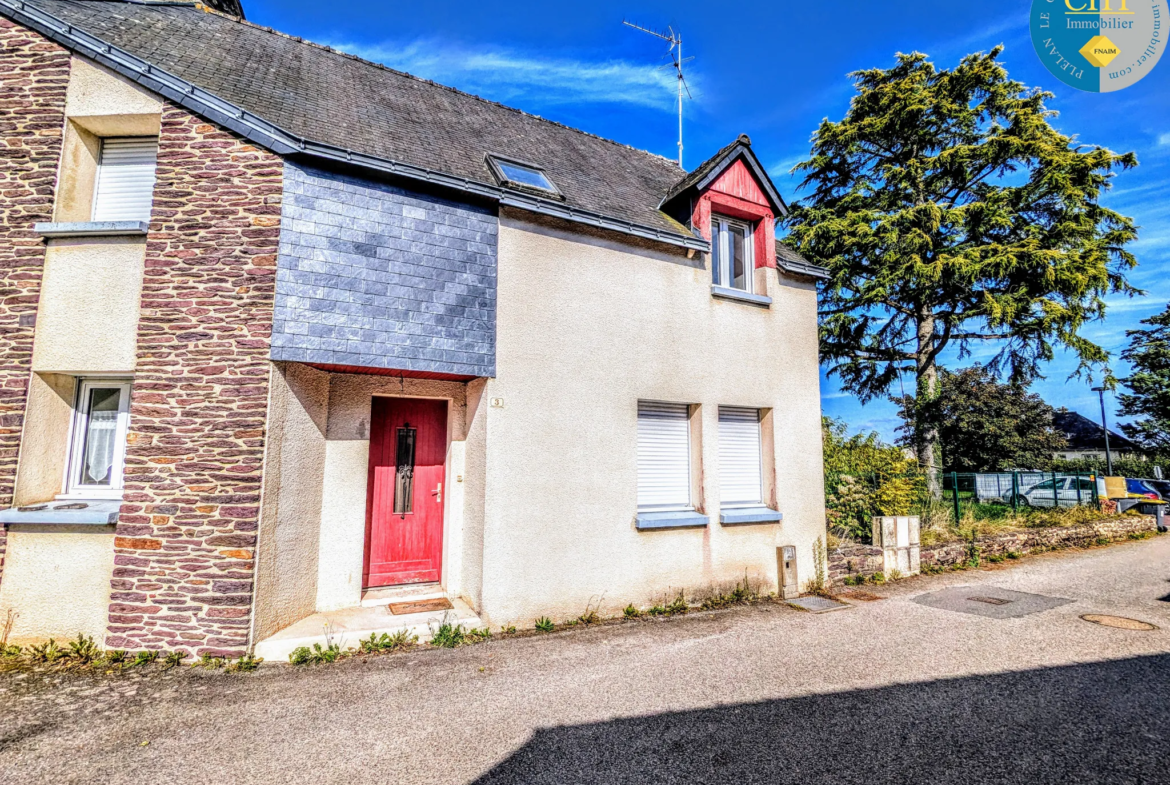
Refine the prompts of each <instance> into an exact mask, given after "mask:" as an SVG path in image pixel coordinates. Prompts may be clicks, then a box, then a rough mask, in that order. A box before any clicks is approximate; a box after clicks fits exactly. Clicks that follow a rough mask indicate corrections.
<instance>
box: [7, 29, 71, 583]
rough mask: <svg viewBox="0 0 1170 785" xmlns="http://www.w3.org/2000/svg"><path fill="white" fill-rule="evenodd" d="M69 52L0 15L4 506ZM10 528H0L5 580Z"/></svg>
mask: <svg viewBox="0 0 1170 785" xmlns="http://www.w3.org/2000/svg"><path fill="white" fill-rule="evenodd" d="M69 67H70V55H69V53H68V52H67V51H66V50H65V49H63V48H62V47H60V46H58V45H56V44H54V43H52V42H51V41H48V40H47V39H45V38H42V37H41V36H40V35H38V34H36V33H34V32H32V31H31V30H28V29H26V28H24V27H21V26H20V25H18V24H16V23H15V22H12V21H10V20H8V19H4V18H0V73H2V74H3V78H2V79H0V134H2V135H3V140H2V142H0V144H2V146H3V150H4V154H3V155H0V507H7V506H9V505H10V504H12V498H13V490H14V487H15V483H16V462H17V455H18V453H19V450H20V439H21V434H22V431H23V426H24V414H25V406H26V403H27V395H28V379H29V373H30V371H31V364H32V344H33V329H34V324H35V316H36V312H37V304H38V301H39V299H40V286H41V275H42V271H43V268H44V262H45V245H44V243H43V242H42V240H41V238H40V236H39V235H37V234H36V233H34V232H33V225H34V224H36V223H38V222H42V221H51V220H52V216H53V199H54V195H55V193H56V187H57V163H58V161H59V160H60V157H61V138H62V128H63V127H64V124H65V89H66V87H67V86H68V84H69ZM7 536H8V532H7V527H6V526H5V525H4V524H0V580H3V575H4V556H5V551H6V542H7Z"/></svg>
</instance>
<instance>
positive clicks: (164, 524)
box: [106, 104, 282, 656]
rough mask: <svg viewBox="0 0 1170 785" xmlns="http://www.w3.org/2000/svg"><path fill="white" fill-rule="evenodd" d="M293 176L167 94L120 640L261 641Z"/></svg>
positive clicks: (156, 643)
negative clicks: (274, 372) (259, 575)
mask: <svg viewBox="0 0 1170 785" xmlns="http://www.w3.org/2000/svg"><path fill="white" fill-rule="evenodd" d="M281 183H282V161H281V159H280V158H279V157H278V156H275V155H273V154H272V153H269V152H267V151H264V150H261V149H258V148H256V147H255V146H253V145H251V144H248V143H247V142H244V141H242V140H240V139H239V138H237V137H235V136H234V135H233V134H231V133H229V132H227V131H225V130H223V129H221V128H220V127H218V126H214V125H211V124H209V123H206V122H205V121H203V120H201V119H199V118H197V117H195V116H193V115H191V114H189V113H188V112H186V111H185V110H183V109H181V108H179V107H176V106H172V105H170V104H167V105H166V107H165V108H164V110H163V117H162V131H161V136H160V142H159V157H158V173H157V181H156V183H155V191H154V207H153V210H152V213H151V224H150V233H149V235H148V237H147V250H146V274H145V279H144V282H143V288H142V300H141V306H142V311H141V317H140V321H139V326H138V356H137V369H136V371H135V376H134V387H133V394H132V398H131V408H130V432H129V435H128V446H127V450H126V474H125V476H126V493H125V495H124V503H123V505H122V512H121V516H120V520H119V523H118V526H117V530H116V532H115V535H116V538H115V563H114V565H115V566H114V577H113V594H112V602H111V605H110V615H109V634H108V636H107V638H106V646H107V647H109V648H121V649H182V650H186V651H187V652H189V653H194V654H204V653H208V654H212V655H216V656H239V655H241V654H242V653H244V651H245V649H246V647H247V637H248V628H249V624H250V617H251V612H252V585H253V571H254V561H253V555H254V547H255V543H256V530H257V526H258V521H259V504H260V486H261V474H262V470H263V460H264V445H265V421H266V416H267V401H268V379H269V372H270V363H269V362H268V352H269V341H270V334H271V328H272V312H273V293H274V288H275V273H276V255H277V248H278V243H279V232H280V228H279V224H280V209H281V193H282V185H281Z"/></svg>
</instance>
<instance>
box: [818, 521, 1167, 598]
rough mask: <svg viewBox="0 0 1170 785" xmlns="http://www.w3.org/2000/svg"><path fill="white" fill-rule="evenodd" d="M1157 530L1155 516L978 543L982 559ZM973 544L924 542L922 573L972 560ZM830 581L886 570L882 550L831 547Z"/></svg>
mask: <svg viewBox="0 0 1170 785" xmlns="http://www.w3.org/2000/svg"><path fill="white" fill-rule="evenodd" d="M1152 531H1156V524H1155V522H1154V518H1153V517H1152V516H1142V517H1127V518H1114V519H1107V520H1102V521H1098V522H1096V523H1088V524H1082V525H1079V526H1068V527H1060V526H1049V527H1045V528H1037V529H1024V530H1022V531H1009V532H1002V533H998V534H991V535H985V536H983V537H979V538H978V539H977V540H976V541H975V544H976V546H977V547H978V549H979V556H980V558H981V559H988V558H990V557H998V556H1006V555H1007V554H1008V553H1015V554H1019V555H1025V554H1028V553H1038V552H1043V551H1050V550H1058V549H1061V548H1084V547H1088V546H1090V545H1101V544H1104V542H1103V541H1109V542H1112V541H1117V540H1125V539H1127V538H1128V537H1129V536H1130V535H1131V534H1134V533H1138V532H1152ZM970 547H971V543H970V542H968V541H965V540H957V541H954V542H943V543H936V544H934V545H923V546H922V549H921V556H920V558H921V564H922V571H923V572H931V571H932V570H935V569H942V568H947V567H950V566H953V565H957V564H962V563H963V562H966V561H968V560H969V559H970ZM828 561H829V581H830V583H831V584H834V585H839V584H842V583H844V581H845V579H846V578H856V577H864V578H871V577H872V576H874V575H876V574H877V573H879V572H882V570H883V564H884V560H883V557H882V549H881V548H878V547H875V546H872V545H862V544H859V543H848V544H842V545H841V546H839V547H837V548H834V549H831V550H829V553H828Z"/></svg>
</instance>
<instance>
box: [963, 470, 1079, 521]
mask: <svg viewBox="0 0 1170 785" xmlns="http://www.w3.org/2000/svg"><path fill="white" fill-rule="evenodd" d="M943 491H944V493H945V494H946V495H947V496H948V497H949V499H950V501H951V502H952V503H953V504H954V507H955V519H956V520H958V519H959V518H960V517H961V515H960V513H961V510H962V507H963V506H964V505H965V504H978V505H999V506H1009V507H1011V508H1012V509H1013V510H1016V511H1019V510H1021V509H1026V508H1029V507H1040V508H1044V507H1047V508H1054V507H1076V506H1078V505H1096V504H1097V503H1098V495H1099V493H1100V491H1099V488H1098V475H1096V474H1084V473H1080V472H1028V471H1016V472H994V473H983V474H965V473H957V472H950V473H948V474H945V475H943Z"/></svg>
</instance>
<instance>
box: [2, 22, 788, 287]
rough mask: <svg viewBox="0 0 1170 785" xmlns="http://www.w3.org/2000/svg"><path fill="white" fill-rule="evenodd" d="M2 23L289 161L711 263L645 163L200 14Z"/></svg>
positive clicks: (659, 160)
mask: <svg viewBox="0 0 1170 785" xmlns="http://www.w3.org/2000/svg"><path fill="white" fill-rule="evenodd" d="M216 3H217V5H219V6H220V7H228V6H231V5H233V4H236V5H238V3H236V0H216ZM0 14H3V15H5V16H8V17H10V18H13V19H15V20H16V21H17V22H19V23H21V24H26V25H28V26H29V27H32V28H33V29H35V30H37V31H38V32H41V33H43V34H45V35H48V36H49V37H50V38H52V39H54V40H56V41H58V42H59V43H62V44H63V45H65V46H67V47H69V48H71V49H73V50H74V51H77V52H79V53H80V54H82V55H84V56H87V57H91V58H93V59H95V60H97V61H98V62H100V63H102V64H103V65H107V66H108V67H111V68H114V69H115V70H118V71H119V72H121V73H123V74H125V75H127V76H129V77H130V78H133V79H136V80H137V81H138V82H139V83H141V84H143V85H144V86H146V87H147V88H149V89H151V90H154V91H155V92H159V93H161V94H162V95H164V96H166V97H168V98H170V99H171V100H173V101H176V102H178V103H180V104H181V105H183V106H185V107H187V108H189V109H191V110H192V111H195V112H196V113H198V114H201V115H203V116H205V117H208V118H209V119H212V120H214V121H216V122H220V123H221V124H223V125H225V126H227V127H229V128H232V129H233V130H236V131H238V132H240V133H242V134H244V135H245V136H246V137H248V138H250V139H252V140H254V141H257V142H258V143H260V144H263V145H265V146H267V147H269V148H270V149H273V150H274V151H275V152H278V153H280V154H282V155H293V154H299V153H307V154H310V155H316V156H321V157H326V158H330V159H332V160H339V161H347V162H352V163H355V164H357V165H360V166H367V167H370V168H376V169H379V170H381V171H385V172H390V173H394V174H399V175H402V176H408V177H414V178H417V179H424V180H427V181H430V182H434V183H437V184H439V185H446V186H451V187H455V188H459V189H462V190H464V191H467V192H470V193H477V194H481V195H484V196H488V197H489V198H496V199H498V200H499V201H500V202H501V203H502V204H509V205H512V206H518V207H521V208H528V209H535V210H536V211H537V212H545V213H548V214H551V215H560V216H562V217H565V218H568V219H569V220H578V221H583V222H586V223H592V224H595V225H598V226H603V227H606V228H612V229H616V230H618V231H627V232H630V233H633V234H636V235H639V236H644V237H651V238H654V239H661V240H664V241H666V242H672V243H675V244H678V245H683V246H685V247H688V248H693V249H698V250H707V249H708V244H707V242H706V241H705V240H703V239H702V238H700V237H697V236H696V235H695V234H694V233H692V232H691V231H690V230H689V229H688V228H687V227H686V226H684V225H682V224H680V223H679V222H678V221H676V220H674V219H673V218H671V217H670V216H668V215H667V214H666V213H664V212H662V211H661V210H660V209H659V204H660V203H661V202H662V201H663V198H664V197H665V196H666V195H667V194H669V193H671V192H672V191H673V190H675V186H676V185H678V184H680V182H687V181H689V180H690V177H688V176H687V174H686V173H685V172H684V171H683V170H682V169H681V168H680V167H679V166H678V165H677V163H675V162H674V161H672V160H669V159H666V158H663V157H661V156H658V155H654V154H652V153H648V152H645V151H643V150H636V149H634V148H632V147H628V146H626V145H622V144H619V143H617V142H613V141H610V140H608V139H603V138H601V137H598V136H594V135H592V134H588V133H585V132H583V131H579V130H576V129H573V128H569V127H567V126H564V125H561V124H559V123H555V122H552V121H549V120H544V119H542V118H539V117H536V116H534V115H530V114H526V113H524V112H521V111H519V110H516V109H512V108H509V107H506V106H503V105H502V104H498V103H494V102H492V101H487V100H485V99H482V98H478V97H476V96H473V95H469V94H467V93H463V92H460V91H458V90H455V89H453V88H450V87H445V86H443V85H439V84H436V83H434V82H430V81H426V80H423V79H418V78H417V77H414V76H411V75H409V74H405V73H402V72H400V71H395V70H393V69H390V68H386V67H385V66H381V65H378V64H375V63H370V62H367V61H365V60H361V59H360V58H357V57H354V56H352V55H348V54H344V53H342V52H338V51H335V50H332V49H329V48H327V47H324V46H320V45H318V44H313V43H311V42H308V41H304V40H302V39H299V38H294V37H291V36H287V35H284V34H283V33H279V32H276V31H274V30H270V29H268V28H265V27H260V26H258V25H255V24H252V23H250V22H246V21H243V20H242V19H240V18H238V17H229V16H225V15H222V14H217V13H211V12H208V11H207V10H205V9H203V8H199V7H197V6H196V4H195V3H186V2H152V3H144V2H142V1H141V0H135V1H131V2H126V1H123V0H0ZM46 15H47V16H46ZM107 45H109V46H112V47H116V48H115V49H112V50H111V49H109V46H107ZM123 53H124V54H123ZM126 55H128V57H127V56H126ZM176 77H177V79H176ZM224 102H227V103H226V104H225V103H224ZM739 143H740V141H739V140H737V142H736V143H735V144H739ZM721 152H723V151H721ZM488 153H495V154H498V155H503V156H507V157H511V158H516V159H519V160H523V161H529V162H531V163H534V164H538V165H541V166H543V167H544V168H545V171H546V172H547V174H548V176H549V177H550V178H551V179H552V180H553V181H554V182H555V183H556V185H557V187H558V188H559V189H560V191H561V192H562V194H563V197H564V198H563V200H556V199H552V198H543V199H542V198H540V197H535V196H532V195H530V194H527V195H526V194H521V193H516V192H511V191H510V190H507V189H502V188H500V187H499V186H498V185H497V184H496V182H495V179H494V178H493V176H492V174H491V170H490V169H489V168H488V165H487V163H486V162H485V155H486V154H488ZM801 261H803V260H801ZM804 264H806V265H807V264H808V263H807V262H804Z"/></svg>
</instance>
